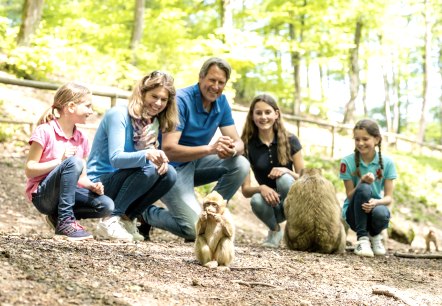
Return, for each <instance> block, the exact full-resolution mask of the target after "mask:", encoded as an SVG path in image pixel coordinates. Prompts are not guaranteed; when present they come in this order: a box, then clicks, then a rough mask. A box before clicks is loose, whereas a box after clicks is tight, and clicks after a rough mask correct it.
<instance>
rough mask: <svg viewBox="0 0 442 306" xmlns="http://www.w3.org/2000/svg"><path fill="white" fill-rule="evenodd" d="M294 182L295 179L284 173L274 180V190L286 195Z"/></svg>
mask: <svg viewBox="0 0 442 306" xmlns="http://www.w3.org/2000/svg"><path fill="white" fill-rule="evenodd" d="M294 182H295V178H294V177H293V176H291V175H290V174H288V173H286V174H283V175H282V176H280V177H279V178H277V179H276V188H277V189H278V191H279V192H283V193H287V192H288V191H289V190H290V187H291V186H292V185H293V183H294Z"/></svg>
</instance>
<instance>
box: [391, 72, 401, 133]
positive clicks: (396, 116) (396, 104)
mask: <svg viewBox="0 0 442 306" xmlns="http://www.w3.org/2000/svg"><path fill="white" fill-rule="evenodd" d="M395 66H396V65H393V67H395ZM398 66H399V65H398ZM398 66H397V67H398ZM399 69H400V68H399V67H398V70H397V71H396V73H395V71H393V84H392V90H393V99H394V100H393V115H392V118H391V119H392V120H391V132H392V133H399V121H400V116H401V113H400V111H399V110H400V101H399V97H400V96H399Z"/></svg>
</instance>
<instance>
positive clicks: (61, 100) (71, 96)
mask: <svg viewBox="0 0 442 306" xmlns="http://www.w3.org/2000/svg"><path fill="white" fill-rule="evenodd" d="M91 94H92V92H91V91H90V89H89V88H87V87H86V86H84V85H81V84H78V83H73V82H70V83H66V84H64V85H62V86H61V87H59V88H58V89H57V91H56V92H55V95H54V102H53V104H52V106H51V107H49V108H48V109H47V110H46V111H45V112H44V113H43V115H41V117H40V119H38V122H37V125H40V124H44V123H47V122H49V121H51V120H53V119H55V118H59V117H57V116H56V115H55V110H56V111H57V113H58V115H59V116H60V115H61V114H62V113H63V109H64V108H65V107H66V106H67V105H68V104H69V103H70V102H73V103H75V104H80V103H83V102H84V101H85V99H86V97H87V96H88V95H91Z"/></svg>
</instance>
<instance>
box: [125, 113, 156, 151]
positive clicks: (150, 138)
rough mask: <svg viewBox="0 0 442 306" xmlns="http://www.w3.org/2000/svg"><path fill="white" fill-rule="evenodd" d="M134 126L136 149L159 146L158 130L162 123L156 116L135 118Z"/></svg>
mask: <svg viewBox="0 0 442 306" xmlns="http://www.w3.org/2000/svg"><path fill="white" fill-rule="evenodd" d="M131 120H132V127H133V129H134V133H133V141H134V146H135V149H137V150H146V149H156V148H158V145H159V143H158V131H159V128H160V124H159V122H158V119H157V118H156V117H155V118H153V121H152V119H134V118H131Z"/></svg>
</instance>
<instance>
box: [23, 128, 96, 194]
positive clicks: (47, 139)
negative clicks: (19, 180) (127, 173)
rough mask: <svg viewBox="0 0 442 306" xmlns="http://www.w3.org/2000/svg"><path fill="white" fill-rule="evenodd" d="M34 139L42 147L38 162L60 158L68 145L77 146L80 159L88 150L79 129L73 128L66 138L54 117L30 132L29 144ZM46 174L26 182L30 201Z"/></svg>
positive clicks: (87, 145) (77, 154) (85, 140)
mask: <svg viewBox="0 0 442 306" xmlns="http://www.w3.org/2000/svg"><path fill="white" fill-rule="evenodd" d="M34 141H35V142H37V143H39V144H40V145H41V146H42V148H43V153H42V154H41V158H40V161H39V162H40V163H43V162H47V161H51V160H54V159H57V158H61V157H62V156H63V154H64V152H65V150H66V148H68V147H70V146H75V147H77V153H76V154H75V156H77V157H79V158H81V159H85V158H86V157H87V156H88V154H89V150H90V148H89V142H88V140H87V138H86V137H85V136H84V135H83V133H82V132H81V131H79V130H78V129H77V128H75V129H74V134H73V135H72V137H71V138H69V139H68V138H67V137H66V136H65V134H64V132H63V130H62V129H61V127H60V125H59V123H58V121H57V120H56V119H54V120H51V121H49V122H48V123H44V124H41V125H39V126H37V128H36V129H35V131H34V132H33V133H32V136H31V139H30V140H29V144H32V142H34ZM48 174H49V173H46V174H43V175H40V176H37V177H33V178H29V179H28V182H27V184H26V196H27V197H28V199H29V201H32V193H33V192H36V190H37V187H38V185H39V184H40V182H41V181H42V180H43V179H44V178H45V177H46V176H47V175H48Z"/></svg>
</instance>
